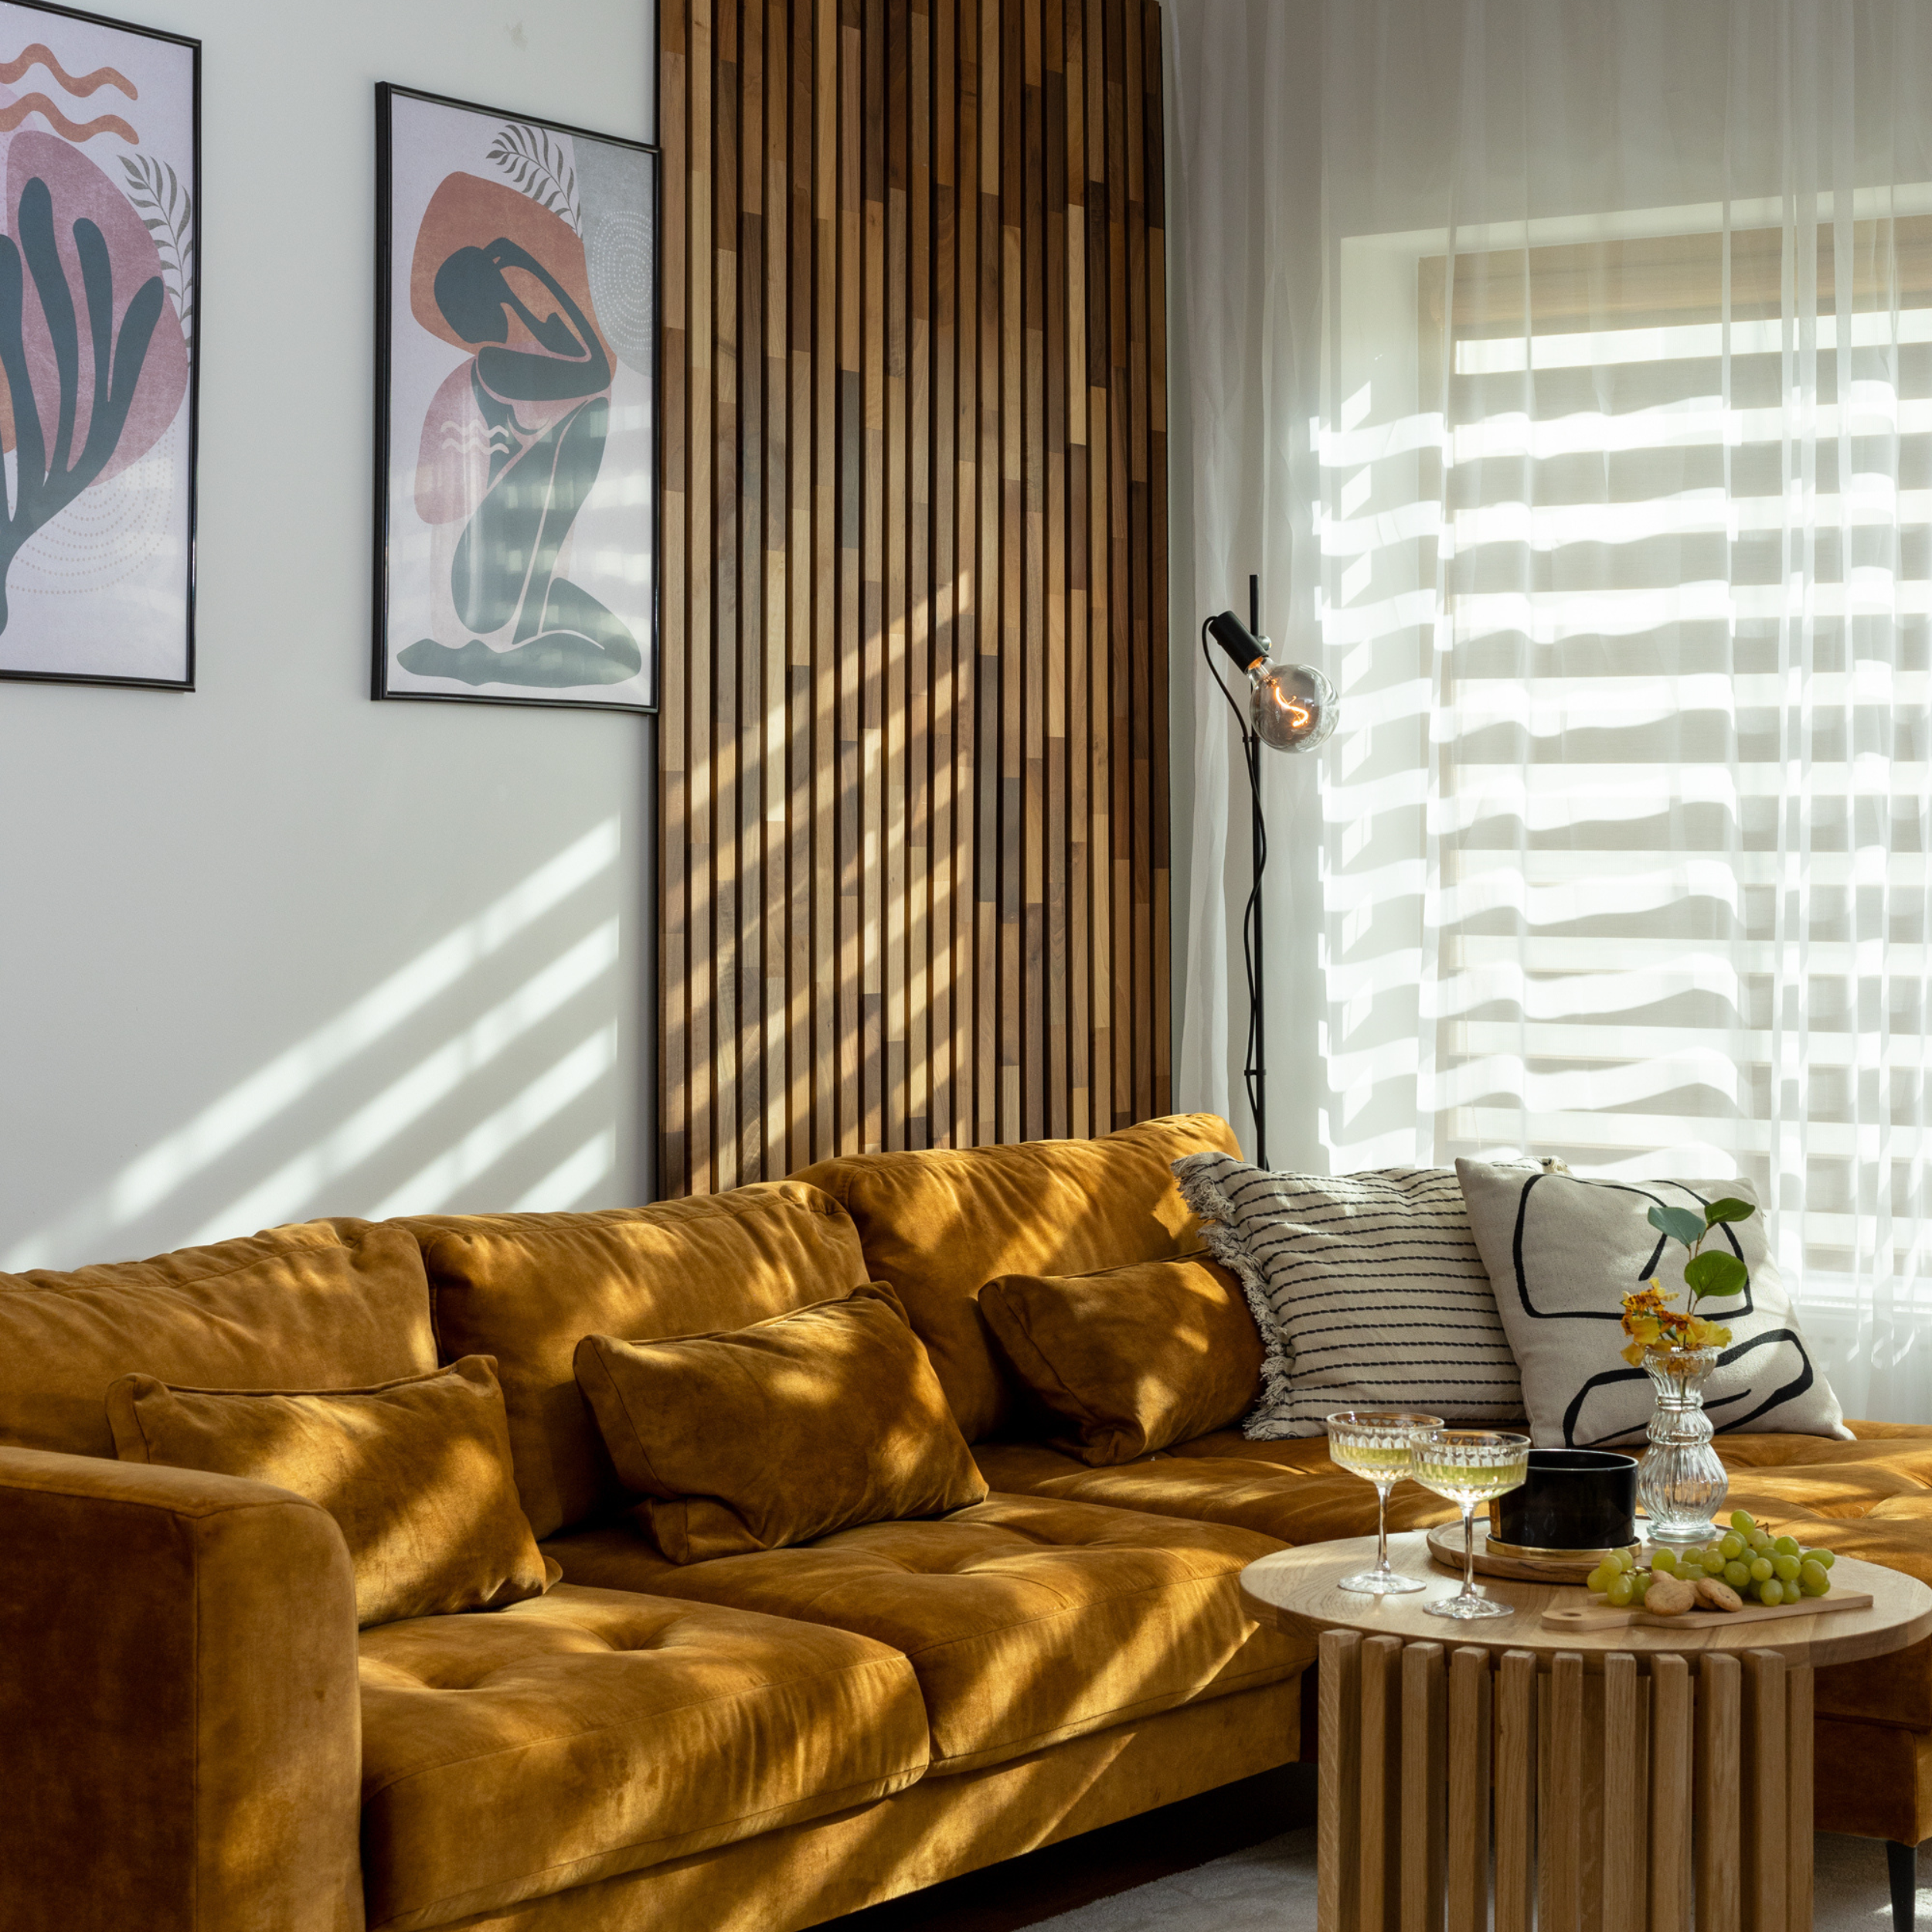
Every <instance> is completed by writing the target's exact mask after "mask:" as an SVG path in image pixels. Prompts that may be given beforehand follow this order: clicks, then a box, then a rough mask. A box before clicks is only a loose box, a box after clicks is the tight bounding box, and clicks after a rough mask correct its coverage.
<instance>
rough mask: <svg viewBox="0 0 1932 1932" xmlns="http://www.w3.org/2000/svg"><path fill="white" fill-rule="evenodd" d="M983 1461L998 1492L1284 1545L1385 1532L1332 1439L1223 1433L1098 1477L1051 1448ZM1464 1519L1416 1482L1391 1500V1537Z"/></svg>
mask: <svg viewBox="0 0 1932 1932" xmlns="http://www.w3.org/2000/svg"><path fill="white" fill-rule="evenodd" d="M973 1454H974V1457H975V1460H976V1461H978V1464H979V1466H980V1469H981V1472H982V1473H983V1474H984V1475H985V1478H986V1480H987V1481H988V1483H990V1484H991V1485H992V1487H993V1488H995V1489H998V1490H1005V1491H1009V1492H1018V1493H1019V1494H1022V1495H1031V1496H1053V1497H1059V1498H1064V1499H1065V1500H1066V1501H1068V1502H1087V1503H1101V1504H1104V1505H1107V1507H1109V1508H1111V1509H1138V1510H1145V1511H1148V1512H1151V1513H1152V1514H1154V1515H1160V1516H1185V1517H1189V1518H1192V1519H1196V1520H1199V1521H1200V1522H1217V1523H1226V1524H1230V1525H1232V1526H1236V1527H1239V1528H1240V1529H1252V1530H1257V1531H1259V1532H1260V1534H1262V1535H1263V1536H1270V1537H1273V1538H1274V1539H1275V1540H1276V1541H1277V1543H1332V1542H1334V1541H1335V1540H1337V1539H1339V1538H1342V1537H1346V1536H1373V1535H1374V1534H1375V1533H1376V1492H1375V1491H1374V1490H1373V1489H1372V1488H1370V1487H1369V1485H1368V1484H1367V1483H1366V1482H1364V1481H1362V1478H1360V1477H1359V1476H1352V1475H1349V1473H1348V1472H1347V1471H1345V1470H1342V1469H1338V1468H1336V1467H1335V1464H1333V1463H1332V1462H1331V1461H1329V1460H1328V1437H1326V1436H1312V1437H1308V1436H1304V1437H1285V1438H1283V1439H1281V1440H1276V1441H1273V1442H1250V1441H1249V1440H1247V1438H1246V1437H1243V1436H1242V1435H1241V1434H1239V1432H1238V1431H1236V1430H1232V1429H1217V1430H1215V1431H1214V1432H1213V1434H1211V1435H1206V1436H1197V1437H1196V1438H1195V1439H1194V1440H1193V1441H1192V1442H1188V1443H1178V1444H1175V1447H1173V1448H1172V1449H1170V1450H1165V1451H1161V1452H1158V1453H1157V1454H1154V1455H1151V1456H1142V1457H1141V1458H1138V1460H1136V1461H1133V1462H1124V1463H1118V1464H1115V1465H1114V1467H1113V1468H1108V1469H1090V1468H1087V1465H1086V1464H1084V1463H1083V1462H1082V1461H1080V1459H1079V1458H1077V1457H1073V1456H1070V1455H1066V1454H1062V1453H1061V1452H1060V1451H1059V1450H1056V1449H1054V1448H1053V1447H1049V1445H1048V1444H1044V1443H1022V1442H982V1443H979V1444H976V1445H975V1447H974V1450H973ZM1455 1520H1456V1509H1455V1505H1454V1504H1453V1503H1448V1502H1444V1501H1443V1499H1442V1498H1441V1497H1440V1496H1434V1495H1430V1493H1429V1492H1428V1491H1427V1490H1426V1489H1423V1488H1419V1487H1418V1486H1417V1485H1416V1484H1414V1483H1413V1482H1402V1483H1398V1484H1397V1485H1396V1487H1395V1488H1394V1490H1393V1492H1392V1493H1391V1494H1390V1496H1389V1529H1391V1530H1396V1529H1427V1528H1429V1527H1430V1526H1431V1525H1432V1524H1434V1523H1439V1522H1454V1521H1455Z"/></svg>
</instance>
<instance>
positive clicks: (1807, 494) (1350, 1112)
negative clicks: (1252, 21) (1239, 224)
mask: <svg viewBox="0 0 1932 1932" xmlns="http://www.w3.org/2000/svg"><path fill="white" fill-rule="evenodd" d="M1906 200H1907V198H1906V197H1905V196H1902V195H1900V194H1896V193H1894V194H1892V195H1890V196H1887V197H1886V198H1885V201H1884V203H1883V206H1877V207H1875V208H1873V209H1869V210H1868V209H1866V206H1864V205H1863V203H1862V202H1861V204H1860V205H1859V207H1857V208H1855V209H1851V210H1849V211H1847V214H1846V219H1843V220H1842V221H1838V220H1835V218H1834V214H1833V211H1832V207H1831V205H1830V202H1829V200H1828V199H1825V201H1823V202H1821V204H1820V205H1819V206H1818V207H1816V208H1814V209H1804V208H1803V207H1792V208H1787V209H1779V208H1777V207H1775V206H1774V207H1771V208H1769V209H1766V208H1762V207H1760V208H1756V209H1738V208H1733V209H1732V210H1731V211H1730V218H1729V219H1728V220H1727V219H1726V217H1725V213H1724V211H1723V210H1722V209H1710V210H1685V211H1680V212H1679V213H1666V214H1665V215H1661V216H1628V217H1624V218H1621V219H1620V220H1619V221H1618V222H1617V223H1614V224H1611V223H1597V224H1589V225H1587V224H1573V225H1572V226H1573V227H1576V228H1580V229H1583V230H1585V231H1586V232H1582V233H1570V234H1566V233H1563V232H1561V230H1560V229H1559V228H1558V226H1557V225H1556V224H1543V225H1540V226H1539V225H1535V224H1532V225H1529V226H1527V227H1526V228H1521V229H1518V230H1515V231H1513V232H1512V233H1502V234H1497V233H1490V234H1485V235H1483V236H1478V237H1474V238H1472V237H1471V236H1458V237H1457V246H1456V247H1455V248H1454V251H1453V253H1452V252H1451V250H1449V249H1448V248H1447V247H1445V246H1444V243H1445V240H1446V238H1445V237H1444V236H1441V235H1440V234H1437V235H1435V236H1382V237H1368V238H1364V239H1363V240H1360V241H1355V242H1349V243H1344V244H1343V245H1342V264H1341V267H1342V273H1341V277H1340V287H1341V291H1342V294H1341V311H1340V314H1339V316H1338V318H1336V322H1337V326H1336V327H1335V329H1334V330H1333V332H1332V333H1333V335H1334V339H1335V350H1334V355H1333V359H1332V366H1333V370H1334V378H1333V384H1332V386H1333V389H1334V393H1335V396H1336V397H1337V399H1338V400H1337V403H1336V406H1335V409H1334V410H1332V420H1330V421H1328V422H1327V423H1324V424H1321V425H1318V430H1317V433H1318V437H1319V447H1320V453H1321V464H1322V470H1323V478H1324V488H1323V504H1322V508H1321V512H1320V523H1321V543H1322V549H1323V551H1324V553H1325V575H1326V581H1327V587H1328V589H1327V597H1326V601H1325V610H1324V634H1325V641H1326V642H1327V643H1328V646H1329V648H1330V663H1331V665H1332V667H1335V668H1338V669H1339V672H1340V675H1339V678H1338V682H1339V683H1340V685H1341V686H1342V690H1343V694H1344V702H1345V706H1348V707H1349V708H1350V710H1351V711H1352V713H1353V717H1352V723H1353V725H1354V726H1356V727H1357V729H1355V730H1353V731H1352V733H1350V734H1349V738H1348V740H1346V742H1345V743H1343V744H1342V746H1341V747H1340V749H1339V750H1338V753H1337V755H1336V757H1335V763H1334V765H1333V767H1332V782H1331V783H1330V784H1329V785H1328V788H1327V790H1326V792H1325V810H1326V814H1327V818H1328V827H1327V832H1328V836H1327V838H1326V841H1325V846H1326V855H1325V896H1326V903H1327V920H1326V934H1325V954H1324V971H1325V977H1326V979H1327V985H1328V1037H1327V1039H1326V1042H1325V1046H1326V1049H1327V1053H1328V1061H1329V1064H1330V1066H1331V1084H1332V1096H1331V1107H1330V1112H1329V1117H1328V1124H1327V1135H1326V1137H1327V1138H1328V1143H1329V1146H1330V1149H1331V1158H1332V1162H1333V1165H1334V1166H1335V1168H1336V1170H1337V1171H1346V1170H1348V1169H1349V1168H1359V1167H1362V1166H1368V1165H1379V1164H1382V1163H1383V1162H1389V1161H1396V1160H1408V1159H1420V1160H1423V1161H1430V1162H1443V1161H1447V1160H1450V1159H1452V1158H1454V1157H1455V1156H1456V1155H1494V1154H1499V1153H1502V1152H1505V1151H1530V1152H1535V1153H1539V1154H1556V1155H1561V1156H1562V1157H1563V1158H1565V1159H1566V1160H1568V1161H1569V1162H1570V1163H1571V1165H1573V1166H1575V1167H1577V1168H1579V1169H1580V1171H1585V1172H1596V1173H1603V1174H1627V1175H1639V1174H1668V1175H1676V1176H1678V1177H1680V1178H1685V1179H1692V1178H1696V1177H1699V1176H1709V1177H1711V1178H1721V1177H1727V1176H1730V1175H1737V1174H1742V1175H1747V1176H1749V1177H1750V1178H1751V1179H1753V1180H1755V1181H1756V1182H1757V1183H1758V1185H1759V1187H1760V1190H1761V1191H1762V1192H1761V1198H1763V1199H1765V1200H1766V1201H1767V1202H1769V1203H1770V1204H1772V1205H1774V1206H1776V1207H1777V1209H1778V1210H1779V1212H1778V1214H1777V1218H1776V1223H1775V1230H1774V1232H1775V1234H1776V1237H1777V1242H1778V1245H1779V1250H1780V1257H1779V1258H1780V1262H1781V1266H1782V1267H1784V1269H1785V1270H1786V1272H1787V1274H1788V1275H1789V1276H1791V1278H1792V1279H1793V1281H1794V1286H1795V1287H1796V1289H1797V1291H1798V1293H1799V1294H1800V1296H1801V1299H1802V1301H1803V1302H1804V1305H1805V1306H1806V1308H1808V1311H1810V1318H1811V1321H1812V1323H1813V1325H1814V1327H1815V1328H1817V1329H1818V1341H1819V1342H1820V1343H1821V1345H1823V1346H1824V1347H1825V1351H1826V1353H1827V1355H1828V1357H1829V1356H1832V1355H1839V1356H1840V1358H1841V1362H1842V1351H1843V1349H1845V1347H1847V1346H1849V1343H1850V1342H1851V1341H1852V1338H1853V1337H1854V1335H1855V1332H1856V1330H1857V1328H1858V1325H1859V1322H1861V1321H1862V1322H1864V1323H1866V1325H1867V1327H1868V1328H1869V1324H1870V1321H1872V1318H1873V1316H1872V1308H1873V1307H1874V1306H1876V1309H1877V1311H1878V1318H1879V1319H1880V1320H1893V1319H1894V1318H1896V1320H1897V1321H1899V1323H1900V1329H1899V1335H1898V1338H1897V1342H1896V1348H1895V1349H1894V1353H1895V1354H1896V1355H1898V1356H1899V1357H1900V1358H1901V1359H1903V1356H1904V1355H1905V1354H1906V1352H1908V1349H1909V1345H1910V1342H1911V1340H1912V1339H1913V1337H1914V1336H1915V1335H1916V1328H1917V1322H1918V1321H1919V1320H1920V1318H1921V1317H1922V1316H1923V1318H1926V1319H1932V1284H1928V1282H1927V1273H1928V1268H1929V1267H1932V1241H1929V1240H1928V1236H1932V1190H1929V1189H1928V1186H1927V1145H1928V1134H1932V1118H1929V1117H1928V1110H1927V1090H1926V1083H1925V1079H1924V1069H1923V1059H1924V1036H1925V1032H1926V1029H1927V1021H1928V1019H1932V1002H1928V973H1927V960H1928V952H1927V946H1928V940H1932V934H1928V932H1927V889H1928V885H1929V884H1932V880H1929V879H1928V873H1927V842H1928V841H1927V832H1928V820H1929V819H1932V788H1929V777H1932V768H1929V767H1928V763H1927V760H1928V755H1929V750H1928V737H1929V733H1928V696H1932V686H1929V678H1932V672H1929V668H1928V667H1929V666H1932V649H1929V648H1928V643H1929V640H1932V217H1929V216H1927V215H1926V214H1923V213H1919V212H1917V210H1916V209H1907V207H1906ZM1613 230H1614V232H1612V231H1613ZM1472 242H1473V245H1472ZM1345 715H1348V714H1347V713H1345ZM1364 724H1367V725H1369V726H1371V727H1372V728H1371V729H1369V730H1361V729H1359V727H1360V726H1362V725H1364ZM1861 1296H1862V1301H1861V1299H1860V1297H1861ZM1875 1297H1876V1302H1874V1299H1873V1298H1875ZM1855 1308H1857V1309H1862V1313H1858V1314H1854V1313H1853V1312H1852V1311H1854V1310H1855ZM1835 1311H1836V1318H1835ZM1848 1324H1849V1325H1848ZM1866 1339H1867V1341H1868V1342H1869V1335H1867V1337H1866ZM1834 1342H1836V1343H1837V1344H1838V1347H1837V1348H1834V1346H1833V1344H1834ZM1833 1372H1834V1373H1835V1375H1836V1374H1840V1373H1842V1372H1843V1370H1842V1366H1840V1363H1835V1365H1834V1370H1833ZM1913 1372H1914V1373H1916V1372H1919V1371H1918V1370H1917V1369H1913ZM1844 1393H1845V1396H1846V1400H1847V1401H1848V1403H1851V1404H1852V1405H1853V1406H1858V1405H1859V1403H1861V1402H1862V1400H1864V1396H1865V1393H1866V1392H1865V1391H1864V1390H1862V1389H1859V1387H1857V1386H1852V1387H1849V1388H1848V1389H1845V1392H1844ZM1905 1399H1906V1400H1909V1399H1910V1398H1905ZM1893 1400H1894V1402H1895V1404H1896V1402H1897V1401H1898V1400H1900V1398H1897V1397H1893ZM1889 1412H1890V1413H1906V1410H1905V1409H1904V1408H1903V1407H1902V1406H1893V1408H1892V1410H1890V1411H1889Z"/></svg>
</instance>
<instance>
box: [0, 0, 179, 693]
mask: <svg viewBox="0 0 1932 1932" xmlns="http://www.w3.org/2000/svg"><path fill="white" fill-rule="evenodd" d="M9 8H11V9H15V10H17V11H18V12H21V13H27V14H42V15H49V16H50V17H52V18H53V19H63V20H70V21H74V22H79V23H80V25H82V26H87V27H91V28H95V29H100V30H102V31H104V32H110V33H114V34H124V35H126V36H129V37H131V38H132V39H139V40H151V41H159V42H162V43H164V44H165V45H167V46H175V47H179V48H181V49H183V50H184V51H185V53H186V54H187V56H188V59H189V122H190V125H189V134H188V150H189V187H188V196H189V210H188V219H189V223H191V226H190V229H189V236H190V249H191V253H190V257H189V260H188V261H187V262H186V263H185V264H182V265H181V269H182V273H181V281H182V293H183V294H185V297H186V300H187V303H188V308H189V315H190V316H191V317H192V328H191V329H190V330H188V331H184V335H185V349H186V354H187V365H188V367H187V388H186V393H185V399H184V406H185V410H186V413H187V430H186V440H187V463H186V468H187V478H186V505H185V509H186V527H185V554H184V558H183V578H182V604H181V621H182V647H181V667H182V674H181V675H180V676H179V677H178V678H161V677H139V676H135V675H130V674H126V673H121V672H97V671H64V670H49V669H46V668H26V667H20V666H14V665H8V664H5V663H4V662H0V681H5V682H12V683H19V684H80V685H105V686H107V687H109V688H112V689H129V690H137V691H192V690H193V689H195V677H196V634H195V622H196V570H197V563H198V555H199V542H198V538H197V529H198V523H197V519H198V515H199V481H200V450H201V333H202V282H201V261H202V170H201V46H202V43H201V42H200V41H199V39H196V38H194V37H193V36H191V35H189V34H182V33H171V32H167V31H166V30H165V29H162V28H159V27H148V26H140V25H138V24H137V23H136V22H132V21H128V20H119V19H114V18H113V17H111V15H106V14H100V13H93V12H88V11H87V10H86V9H83V8H80V7H67V6H60V5H56V4H54V0H0V15H4V14H5V11H6V10H7V9H9ZM55 51H56V53H57V52H58V49H56V50H55ZM5 57H6V52H5V49H4V47H3V46H0V58H5ZM75 78H78V77H75ZM43 120H44V116H43ZM26 124H27V123H23V124H22V125H23V126H25V125H26ZM90 124H91V120H90ZM63 138H65V137H64V136H63ZM70 145H73V146H76V147H79V145H80V144H79V143H75V142H70ZM131 199H132V197H130V200H131ZM0 380H5V378H4V377H0ZM170 420H171V421H172V420H175V419H170ZM86 494H87V491H86V490H85V489H83V491H81V492H80V495H81V496H83V497H84V496H85V495H86ZM8 510H9V505H8V504H7V503H6V502H5V500H4V498H0V515H5V514H6V513H7V512H8ZM11 563H12V557H11V556H9V559H8V566H9V568H10V567H11ZM0 582H4V577H0ZM4 648H5V645H4V631H0V655H4Z"/></svg>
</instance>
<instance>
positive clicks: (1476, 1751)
mask: <svg viewBox="0 0 1932 1932" xmlns="http://www.w3.org/2000/svg"><path fill="white" fill-rule="evenodd" d="M1491 1704H1492V1689H1491V1684H1490V1674H1489V1653H1488V1651H1484V1650H1478V1649H1476V1648H1474V1647H1473V1646H1468V1647H1465V1648H1462V1649H1460V1650H1458V1651H1456V1652H1455V1653H1454V1655H1453V1656H1452V1657H1451V1658H1450V1660H1449V1763H1448V1776H1449V1808H1448V1821H1447V1825H1448V1839H1449V1842H1448V1853H1447V1857H1448V1879H1447V1894H1448V1897H1447V1917H1448V1932H1488V1927H1489V1808H1490V1789H1491V1780H1492V1774H1491V1764H1490V1743H1491V1733H1492V1717H1491Z"/></svg>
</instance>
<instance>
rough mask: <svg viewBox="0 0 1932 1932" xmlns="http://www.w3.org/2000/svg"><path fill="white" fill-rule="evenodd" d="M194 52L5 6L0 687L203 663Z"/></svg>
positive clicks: (109, 680) (95, 22)
mask: <svg viewBox="0 0 1932 1932" xmlns="http://www.w3.org/2000/svg"><path fill="white" fill-rule="evenodd" d="M200 102H201V46H200V43H199V41H195V40H188V39H182V38H180V37H179V36H175V35H173V34H166V33H159V32H152V31H151V30H150V29H147V28H144V27H134V26H123V25H121V24H119V23H117V22H114V21H111V20H104V19H100V18H99V17H97V16H96V15H91V14H85V13H78V12H72V11H70V10H69V9H66V8H62V7H52V6H36V5H22V4H0V452H4V458H5V500H4V502H0V677H5V678H22V679H58V680H61V681H67V682H82V683H95V684H128V685H155V686H159V687H162V688H164V689H179V690H185V689H190V688H192V685H193V683H194V663H195V638H194V615H195V429H196V390H197V386H198V385H197V376H198V371H199V357H198V355H197V338H198V335H199V327H200V321H201V317H200V302H199V283H200V274H199V270H200V256H201V247H200V240H201V236H200V210H201V182H200Z"/></svg>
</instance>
